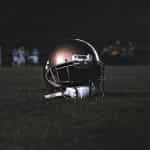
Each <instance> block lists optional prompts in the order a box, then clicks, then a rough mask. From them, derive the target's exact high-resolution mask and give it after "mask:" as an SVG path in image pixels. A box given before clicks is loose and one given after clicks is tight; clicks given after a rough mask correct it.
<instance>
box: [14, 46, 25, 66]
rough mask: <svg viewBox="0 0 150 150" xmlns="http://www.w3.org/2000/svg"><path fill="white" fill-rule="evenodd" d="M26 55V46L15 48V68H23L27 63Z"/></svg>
mask: <svg viewBox="0 0 150 150" xmlns="http://www.w3.org/2000/svg"><path fill="white" fill-rule="evenodd" d="M25 57H26V54H25V48H24V46H19V47H18V48H14V49H13V51H12V58H13V62H12V65H13V66H18V67H19V66H21V65H24V64H25V63H26V58H25Z"/></svg>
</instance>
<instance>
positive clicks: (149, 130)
mask: <svg viewBox="0 0 150 150" xmlns="http://www.w3.org/2000/svg"><path fill="white" fill-rule="evenodd" d="M105 80H106V81H105V91H106V94H105V97H104V100H103V101H102V100H100V99H99V98H95V97H94V98H91V99H86V100H83V101H76V102H74V101H73V100H68V99H67V100H64V99H55V100H54V99H53V100H51V101H49V102H48V103H46V102H44V100H43V97H42V96H43V94H45V86H44V84H43V80H42V72H41V68H40V67H33V68H31V67H26V68H1V69H0V150H50V149H51V150H55V149H64V150H66V149H69V150H70V149H75V150H77V149H78V150H80V149H88V150H89V149H91V150H94V149H101V150H107V149H114V150H115V149H120V150H127V149H149V148H150V142H149V141H150V67H148V66H147V67H144V66H136V67H135V66H130V67H127V66H124V67H119V66H118V67H117V66H115V67H112V66H106V74H105Z"/></svg>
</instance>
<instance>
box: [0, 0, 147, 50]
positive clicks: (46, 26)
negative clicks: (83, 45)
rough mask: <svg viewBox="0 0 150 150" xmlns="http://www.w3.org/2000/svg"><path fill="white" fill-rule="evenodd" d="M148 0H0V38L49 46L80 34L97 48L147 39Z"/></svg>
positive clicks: (8, 43)
mask: <svg viewBox="0 0 150 150" xmlns="http://www.w3.org/2000/svg"><path fill="white" fill-rule="evenodd" d="M149 8H150V5H149V3H148V1H147V2H146V1H129V0H128V1H123V2H122V1H121V0H115V1H114V0H111V1H108V0H105V1H104V0H102V1H98V0H97V1H80V2H79V1H69V0H68V1H45V0H43V1H40V0H39V1H33V0H32V1H25V0H24V1H19V0H13V1H8V0H5V1H1V4H0V40H3V41H5V42H7V45H9V47H13V44H16V43H15V42H16V41H22V42H24V43H26V44H28V45H29V46H32V45H34V46H37V47H40V48H43V49H44V48H47V47H49V45H50V43H51V41H53V40H56V39H63V38H70V37H80V38H82V39H87V40H90V41H92V42H94V43H96V45H97V46H98V47H101V45H103V43H105V42H107V41H109V40H112V39H119V40H134V41H138V42H139V41H140V42H143V41H146V42H149V38H150V28H149V24H150V9H149Z"/></svg>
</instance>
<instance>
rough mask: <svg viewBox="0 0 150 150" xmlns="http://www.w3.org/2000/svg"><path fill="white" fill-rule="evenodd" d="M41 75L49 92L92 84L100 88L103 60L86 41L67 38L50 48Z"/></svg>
mask: <svg viewBox="0 0 150 150" xmlns="http://www.w3.org/2000/svg"><path fill="white" fill-rule="evenodd" d="M43 75H44V79H45V83H46V85H47V87H48V89H49V90H50V91H51V92H52V91H56V90H58V89H59V90H60V89H61V90H63V89H64V88H65V87H72V86H80V85H81V86H82V85H89V86H91V85H92V84H94V85H95V86H97V88H102V82H103V62H102V61H101V60H100V58H99V55H98V52H97V51H96V49H95V48H94V47H93V46H92V45H91V44H90V43H88V42H87V41H84V40H80V39H74V40H67V41H63V42H62V43H60V44H58V45H56V47H55V48H54V49H53V50H50V52H49V54H48V58H47V61H46V63H45V65H44V74H43Z"/></svg>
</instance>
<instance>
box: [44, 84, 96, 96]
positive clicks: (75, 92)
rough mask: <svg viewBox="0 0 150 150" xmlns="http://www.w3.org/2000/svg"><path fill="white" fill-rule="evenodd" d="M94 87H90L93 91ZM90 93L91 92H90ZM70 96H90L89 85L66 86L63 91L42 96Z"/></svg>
mask: <svg viewBox="0 0 150 150" xmlns="http://www.w3.org/2000/svg"><path fill="white" fill-rule="evenodd" d="M94 90H95V89H92V91H91V92H92V93H94ZM92 93H91V94H92ZM63 96H67V97H71V98H81V99H82V98H85V97H88V96H90V87H89V86H76V87H67V88H66V89H65V91H64V92H56V93H50V94H47V95H45V96H44V98H45V99H51V98H56V97H63Z"/></svg>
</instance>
